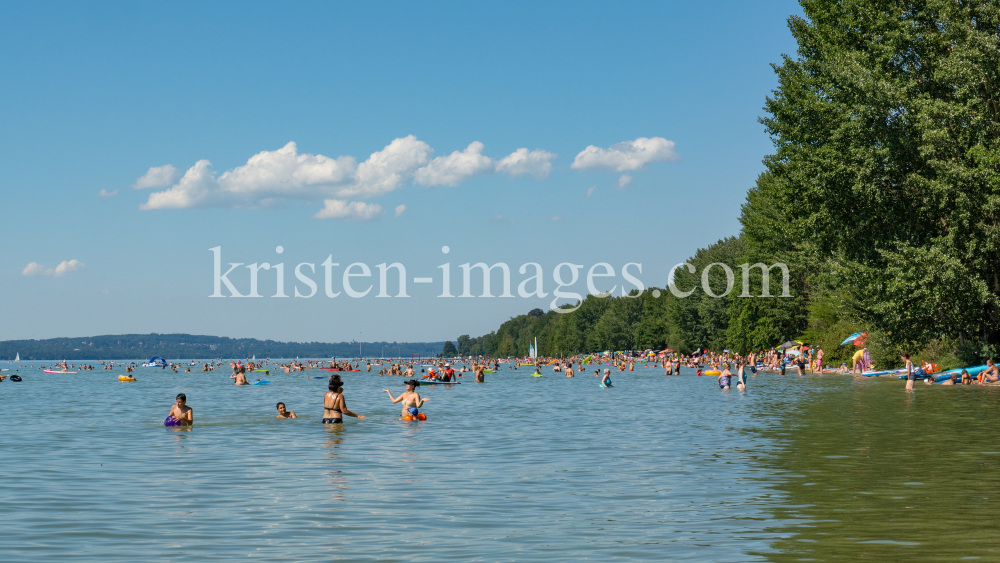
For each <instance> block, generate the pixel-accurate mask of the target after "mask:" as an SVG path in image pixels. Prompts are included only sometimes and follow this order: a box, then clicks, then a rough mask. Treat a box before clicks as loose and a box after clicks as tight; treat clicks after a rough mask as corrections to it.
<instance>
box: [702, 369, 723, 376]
mask: <svg viewBox="0 0 1000 563" xmlns="http://www.w3.org/2000/svg"><path fill="white" fill-rule="evenodd" d="M701 373H702V374H704V375H722V372H721V371H718V370H714V369H710V370H708V371H703V372H701Z"/></svg>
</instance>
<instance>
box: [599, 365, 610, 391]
mask: <svg viewBox="0 0 1000 563" xmlns="http://www.w3.org/2000/svg"><path fill="white" fill-rule="evenodd" d="M601 387H612V385H611V370H610V369H605V370H604V377H602V378H601Z"/></svg>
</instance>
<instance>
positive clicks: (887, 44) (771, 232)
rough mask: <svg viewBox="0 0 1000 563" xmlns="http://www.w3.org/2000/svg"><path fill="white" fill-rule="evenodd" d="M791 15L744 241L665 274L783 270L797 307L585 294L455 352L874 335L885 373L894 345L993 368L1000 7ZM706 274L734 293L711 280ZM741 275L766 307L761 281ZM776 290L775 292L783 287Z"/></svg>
mask: <svg viewBox="0 0 1000 563" xmlns="http://www.w3.org/2000/svg"><path fill="white" fill-rule="evenodd" d="M801 4H802V8H803V14H804V16H803V17H792V18H790V19H789V28H790V29H791V32H792V35H793V37H794V38H795V40H796V41H797V43H798V52H797V57H791V56H786V57H784V58H783V60H782V62H781V64H780V65H775V67H774V69H775V72H776V73H777V76H778V87H777V89H776V90H775V91H774V92H773V93H772V95H771V96H770V97H769V98H768V99H767V102H766V106H765V108H764V109H765V111H766V116H765V117H764V118H763V119H762V120H761V122H762V123H763V125H764V126H765V128H766V130H767V132H768V133H769V134H770V135H771V137H772V138H773V140H774V144H775V153H774V154H772V155H770V156H768V157H766V158H765V160H764V163H765V166H766V170H765V172H764V173H763V174H761V175H760V177H759V178H758V180H757V182H756V185H755V186H754V187H753V188H752V189H750V190H749V193H748V194H747V200H746V203H745V204H744V206H743V211H742V216H741V218H740V220H741V223H742V227H743V228H742V232H741V234H740V237H739V238H736V239H726V240H722V241H719V242H718V243H716V244H715V245H712V246H710V247H709V248H706V249H700V250H698V251H697V252H696V253H695V255H694V256H693V257H692V258H691V259H690V260H689V262H690V263H691V264H692V265H694V266H696V267H697V270H698V272H697V273H696V274H691V273H689V272H687V271H685V270H678V271H677V273H676V279H675V281H676V285H677V286H678V287H680V288H684V289H687V288H689V287H693V283H694V282H695V281H696V277H697V276H698V275H700V273H701V271H702V270H703V267H704V266H705V265H707V264H710V263H713V262H722V263H726V264H730V265H731V266H733V267H734V268H735V266H736V265H737V264H742V263H749V264H753V263H757V262H763V263H766V264H773V263H776V262H781V263H784V264H787V265H788V268H789V271H790V274H791V283H790V294H791V297H784V298H776V297H740V296H739V293H738V292H737V291H734V292H732V293H730V294H728V295H727V296H726V297H725V298H721V299H715V298H711V297H707V296H705V295H704V293H703V292H701V291H700V290H699V291H696V292H695V293H693V294H692V295H691V296H690V297H688V298H685V299H677V298H675V297H673V296H672V294H670V293H664V294H663V296H662V297H660V298H659V299H654V298H652V297H651V296H650V295H649V293H648V292H647V293H645V294H643V295H642V296H639V297H638V298H636V299H630V298H607V299H598V298H596V297H588V298H587V299H586V300H585V301H584V303H583V306H582V307H581V308H580V310H578V311H576V312H574V313H571V314H566V315H557V314H556V313H552V312H549V313H547V314H546V315H545V316H543V317H537V318H527V317H517V318H515V319H511V320H510V321H508V322H507V323H504V325H503V326H501V327H500V329H499V330H498V331H497V332H495V333H491V334H490V335H486V336H483V337H481V338H478V339H470V338H468V337H463V338H464V339H465V340H464V347H463V340H462V339H459V351H460V352H463V353H487V354H494V355H506V354H523V353H525V352H526V350H527V340H528V338H532V337H535V336H537V337H538V339H539V343H542V342H543V341H544V343H545V344H544V345H543V346H542V347H541V350H542V352H543V353H548V354H565V353H572V352H576V351H598V350H602V349H629V348H646V347H650V348H657V347H660V346H670V347H671V348H675V349H678V350H681V351H690V350H692V349H695V348H699V347H707V348H709V349H713V350H721V349H724V348H729V349H734V350H738V351H746V350H750V349H759V348H764V347H770V346H775V345H777V344H779V343H781V342H782V341H784V340H788V339H792V338H796V337H797V338H798V339H804V340H806V341H809V342H810V343H818V344H821V345H823V346H824V348H825V349H826V350H827V352H828V356H827V357H829V358H831V359H841V358H846V357H847V355H849V353H850V352H852V351H853V350H852V349H850V348H849V347H840V346H839V344H840V341H841V339H842V338H843V337H844V336H846V335H847V334H849V333H851V332H853V331H855V330H866V331H868V332H869V333H870V334H871V339H870V342H869V343H870V348H871V349H872V352H873V353H874V355H875V356H876V359H878V360H880V363H881V364H882V365H887V364H890V363H892V362H893V361H895V360H896V359H897V358H898V354H899V352H901V351H904V350H906V351H911V352H918V351H923V353H924V355H925V356H927V357H928V358H929V359H944V358H946V357H950V355H952V354H954V353H957V354H958V356H959V357H960V358H961V359H963V360H964V361H966V362H974V361H979V360H981V359H983V358H985V357H992V356H996V355H997V352H998V346H1000V3H998V2H996V1H967V0H966V1H956V0H923V1H903V0H895V1H890V0H885V1H877V0H853V1H850V0H840V1H837V0H802V2H801ZM720 276H721V277H722V278H723V279H720ZM710 278H711V285H712V287H713V288H715V287H716V286H717V285H719V284H721V286H722V287H723V288H724V286H725V285H726V280H725V279H724V275H723V273H722V271H721V269H716V270H714V271H713V272H712V273H711V275H710ZM750 279H751V286H753V287H754V288H756V291H754V292H751V294H752V295H759V294H760V291H759V290H760V288H761V285H762V281H763V280H762V275H761V272H760V271H759V270H751V271H750ZM737 283H739V282H737ZM769 289H770V293H771V295H772V296H773V295H779V294H780V287H779V281H778V279H776V277H775V276H772V277H771V278H770V282H769ZM716 291H717V290H716ZM831 351H832V354H831ZM952 359H954V358H953V357H952Z"/></svg>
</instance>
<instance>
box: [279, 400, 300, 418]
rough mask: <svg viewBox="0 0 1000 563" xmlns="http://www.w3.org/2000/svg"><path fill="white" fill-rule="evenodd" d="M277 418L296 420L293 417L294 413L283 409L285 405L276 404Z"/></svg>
mask: <svg viewBox="0 0 1000 563" xmlns="http://www.w3.org/2000/svg"><path fill="white" fill-rule="evenodd" d="M277 407H278V416H277V418H298V417H297V416H295V411H290V410H288V409H286V408H285V403H278V404H277Z"/></svg>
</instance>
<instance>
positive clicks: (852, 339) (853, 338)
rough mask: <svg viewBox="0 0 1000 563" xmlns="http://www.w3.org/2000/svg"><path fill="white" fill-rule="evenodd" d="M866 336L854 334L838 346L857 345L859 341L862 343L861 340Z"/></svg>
mask: <svg viewBox="0 0 1000 563" xmlns="http://www.w3.org/2000/svg"><path fill="white" fill-rule="evenodd" d="M867 336H868V334H867V333H864V332H855V333H854V334H852V335H850V336H848V337H847V338H845V339H844V341H843V342H841V343H840V345H841V346H844V345H845V344H847V343H852V344H857V343H858V341H859V340H862V341H863V339H864V338H866V337H867Z"/></svg>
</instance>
